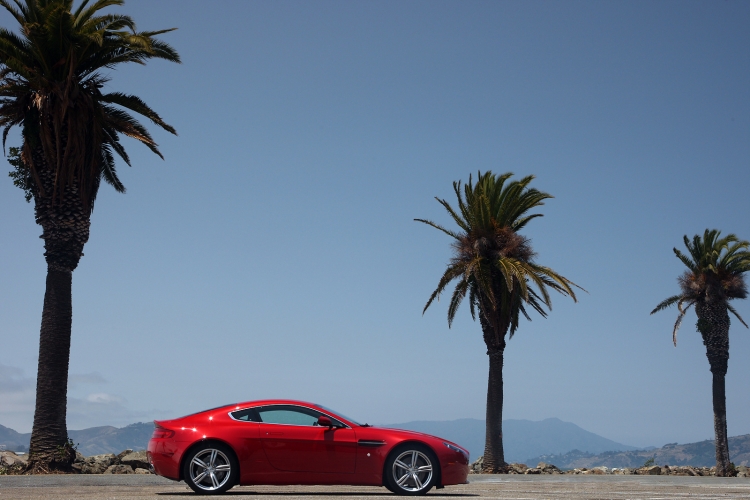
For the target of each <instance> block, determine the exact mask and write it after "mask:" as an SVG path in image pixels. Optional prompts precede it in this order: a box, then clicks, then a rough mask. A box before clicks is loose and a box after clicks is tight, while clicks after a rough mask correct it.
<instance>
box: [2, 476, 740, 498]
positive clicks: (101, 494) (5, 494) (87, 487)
mask: <svg viewBox="0 0 750 500" xmlns="http://www.w3.org/2000/svg"><path fill="white" fill-rule="evenodd" d="M380 496H382V497H390V498H394V495H392V494H391V493H390V492H388V490H386V489H385V488H372V487H354V486H242V487H236V488H233V489H232V490H230V491H229V492H228V493H227V494H225V495H223V496H221V497H219V498H222V499H224V498H247V497H254V498H258V499H269V500H270V499H273V500H280V499H282V498H289V499H307V500H313V499H315V498H326V497H332V498H336V499H340V500H346V499H372V498H375V497H380ZM170 497H175V498H177V497H184V498H191V497H192V498H206V497H198V495H195V494H194V493H193V492H192V490H190V489H188V487H187V486H186V485H185V483H177V482H174V481H169V480H167V479H164V478H160V477H157V476H135V475H120V476H118V475H108V476H99V475H80V476H5V477H2V476H0V500H10V499H13V500H32V499H34V500H36V499H39V500H41V499H44V500H68V499H70V500H74V499H75V500H79V499H81V500H94V499H103V500H104V499H106V500H110V499H111V500H115V499H116V500H129V499H138V500H142V499H153V500H158V499H166V498H170ZM430 497H453V498H459V497H473V498H477V499H479V498H498V499H523V500H534V499H544V500H548V499H549V500H567V499H571V500H572V499H576V500H578V499H580V500H593V499H617V500H619V499H622V500H630V499H649V500H650V499H654V500H656V499H668V498H670V499H671V498H676V499H682V498H690V499H718V498H738V499H739V498H742V499H748V500H750V480H747V479H744V478H712V477H684V476H667V477H659V476H598V477H596V476H474V477H470V483H469V484H465V485H459V486H448V487H446V488H445V489H442V490H435V489H433V490H432V491H431V492H430V493H428V498H430Z"/></svg>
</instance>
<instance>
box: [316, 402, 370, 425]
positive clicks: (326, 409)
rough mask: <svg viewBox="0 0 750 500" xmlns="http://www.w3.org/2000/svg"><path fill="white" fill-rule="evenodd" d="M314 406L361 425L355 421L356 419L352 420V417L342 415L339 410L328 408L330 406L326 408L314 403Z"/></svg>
mask: <svg viewBox="0 0 750 500" xmlns="http://www.w3.org/2000/svg"><path fill="white" fill-rule="evenodd" d="M316 406H317V407H318V408H323V409H324V410H325V411H327V412H330V413H333V414H334V415H338V416H339V417H341V418H343V419H344V420H348V421H349V422H351V423H353V424H354V425H362V424H360V423H359V422H357V421H356V420H354V419H353V418H349V417H347V416H346V415H344V414H343V413H341V412H338V411H336V410H332V409H330V408H328V407H326V406H323V405H319V404H316Z"/></svg>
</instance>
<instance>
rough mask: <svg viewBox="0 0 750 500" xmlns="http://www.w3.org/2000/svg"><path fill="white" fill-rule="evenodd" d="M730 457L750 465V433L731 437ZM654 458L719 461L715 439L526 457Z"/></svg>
mask: <svg viewBox="0 0 750 500" xmlns="http://www.w3.org/2000/svg"><path fill="white" fill-rule="evenodd" d="M729 457H730V458H731V460H732V462H733V463H734V465H745V466H750V434H745V435H743V436H735V437H730V438H729ZM649 458H653V459H654V461H655V462H656V464H657V465H694V466H696V467H711V466H714V465H716V455H715V448H714V442H713V441H701V442H699V443H689V444H677V443H673V444H666V445H664V446H663V447H661V448H656V449H652V450H648V451H647V450H638V451H608V452H606V453H600V454H598V455H597V454H592V453H586V452H582V451H579V450H573V451H571V452H569V453H565V454H557V455H553V454H550V455H541V456H536V457H534V458H529V459H527V460H526V462H525V463H526V464H533V465H536V464H537V463H539V462H547V463H550V464H555V465H556V466H558V467H560V468H561V469H575V468H579V469H580V468H582V467H586V468H591V467H597V466H602V465H603V466H606V467H641V466H642V465H643V464H644V462H646V460H648V459H649Z"/></svg>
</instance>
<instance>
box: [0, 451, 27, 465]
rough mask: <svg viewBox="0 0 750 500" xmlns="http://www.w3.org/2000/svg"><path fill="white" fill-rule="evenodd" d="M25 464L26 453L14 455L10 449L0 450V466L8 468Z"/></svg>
mask: <svg viewBox="0 0 750 500" xmlns="http://www.w3.org/2000/svg"><path fill="white" fill-rule="evenodd" d="M18 465H26V455H16V454H15V453H13V452H12V451H0V467H4V468H8V467H13V466H18Z"/></svg>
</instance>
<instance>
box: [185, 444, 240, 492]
mask: <svg viewBox="0 0 750 500" xmlns="http://www.w3.org/2000/svg"><path fill="white" fill-rule="evenodd" d="M188 470H189V473H190V480H191V481H192V482H193V484H195V486H197V487H198V488H200V489H201V490H203V491H216V490H218V489H219V488H221V487H222V486H224V485H226V483H227V481H229V477H230V475H231V473H232V463H231V462H230V461H229V457H227V456H226V455H225V454H224V452H222V451H221V450H217V449H215V448H207V449H205V450H201V451H199V452H198V453H196V454H195V456H194V457H193V459H192V460H191V461H190V466H189V469H188Z"/></svg>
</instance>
